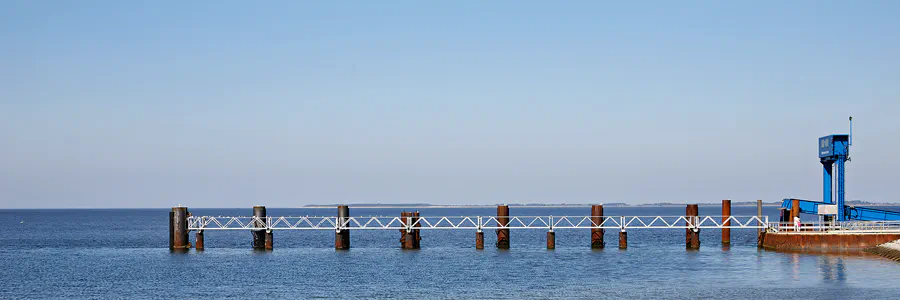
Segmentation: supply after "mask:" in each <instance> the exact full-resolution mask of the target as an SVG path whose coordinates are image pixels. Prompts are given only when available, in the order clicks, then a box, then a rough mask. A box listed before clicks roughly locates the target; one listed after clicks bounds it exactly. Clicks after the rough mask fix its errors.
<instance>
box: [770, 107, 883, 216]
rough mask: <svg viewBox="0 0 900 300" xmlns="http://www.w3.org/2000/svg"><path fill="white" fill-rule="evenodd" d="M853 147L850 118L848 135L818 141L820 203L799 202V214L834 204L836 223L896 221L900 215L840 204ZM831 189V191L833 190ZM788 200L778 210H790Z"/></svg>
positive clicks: (842, 201) (832, 136)
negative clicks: (847, 221)
mask: <svg viewBox="0 0 900 300" xmlns="http://www.w3.org/2000/svg"><path fill="white" fill-rule="evenodd" d="M851 145H853V117H850V134H832V135H826V136H823V137H820V138H819V162H821V163H822V171H823V172H822V196H823V197H822V199H823V201H822V202H816V201H809V200H800V201H799V203H800V212H801V213H807V214H818V213H819V207H820V206H822V205H835V206H836V208H837V213H836V215H835V217H836V219H837V220H838V221H846V220H862V221H882V220H893V221H900V212H894V211H889V210H881V209H874V208H868V207H854V206H846V205H844V165H845V164H846V163H847V162H848V161H850V146H851ZM833 188H834V189H833ZM791 200H793V199H784V201H782V203H781V207H783V208H785V209H791V206H792V204H791Z"/></svg>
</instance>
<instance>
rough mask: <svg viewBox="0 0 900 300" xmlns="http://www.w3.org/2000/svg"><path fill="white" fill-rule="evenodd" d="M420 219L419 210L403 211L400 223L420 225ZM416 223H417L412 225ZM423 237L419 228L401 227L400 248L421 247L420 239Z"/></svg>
mask: <svg viewBox="0 0 900 300" xmlns="http://www.w3.org/2000/svg"><path fill="white" fill-rule="evenodd" d="M418 220H419V212H401V213H400V223H401V224H403V226H404V227H406V226H407V225H408V226H412V227H419V226H421V225H420V224H417V223H416V221H418ZM412 224H415V225H412ZM420 240H422V237H421V236H420V235H419V229H409V230H407V229H400V249H419V241H420Z"/></svg>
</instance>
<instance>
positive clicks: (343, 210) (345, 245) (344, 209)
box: [334, 205, 350, 250]
mask: <svg viewBox="0 0 900 300" xmlns="http://www.w3.org/2000/svg"><path fill="white" fill-rule="evenodd" d="M349 217H350V207H348V206H346V205H340V206H338V216H337V222H338V227H343V226H344V224H345V223H347V218H349ZM334 249H336V250H348V249H350V230H348V229H337V231H335V233H334Z"/></svg>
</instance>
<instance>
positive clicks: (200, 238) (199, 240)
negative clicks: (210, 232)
mask: <svg viewBox="0 0 900 300" xmlns="http://www.w3.org/2000/svg"><path fill="white" fill-rule="evenodd" d="M195 239H196V241H194V249H197V250H199V251H202V250H203V230H197V236H196V238H195Z"/></svg>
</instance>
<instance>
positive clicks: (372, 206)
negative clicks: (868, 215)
mask: <svg viewBox="0 0 900 300" xmlns="http://www.w3.org/2000/svg"><path fill="white" fill-rule="evenodd" d="M497 205H499V204H494V205H421V204H419V205H417V204H411V205H400V204H391V205H379V204H348V206H350V207H353V208H377V209H384V208H494V207H497ZM508 205H509V206H510V207H515V208H566V207H573V208H583V207H591V204H546V205H512V204H508ZM684 205H685V204H642V205H606V204H604V205H603V206H604V207H682V206H684ZM698 205H700V206H720V205H721V204H717V203H698ZM898 205H900V204H898ZM336 206H337V204H335V205H307V206H301V207H297V208H311V209H326V208H327V209H332V208H335V207H336ZM731 206H732V207H738V206H742V207H743V206H746V207H756V204H732V205H731ZM763 206H781V204H776V203H763ZM870 206H877V205H870ZM880 206H891V205H880Z"/></svg>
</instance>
